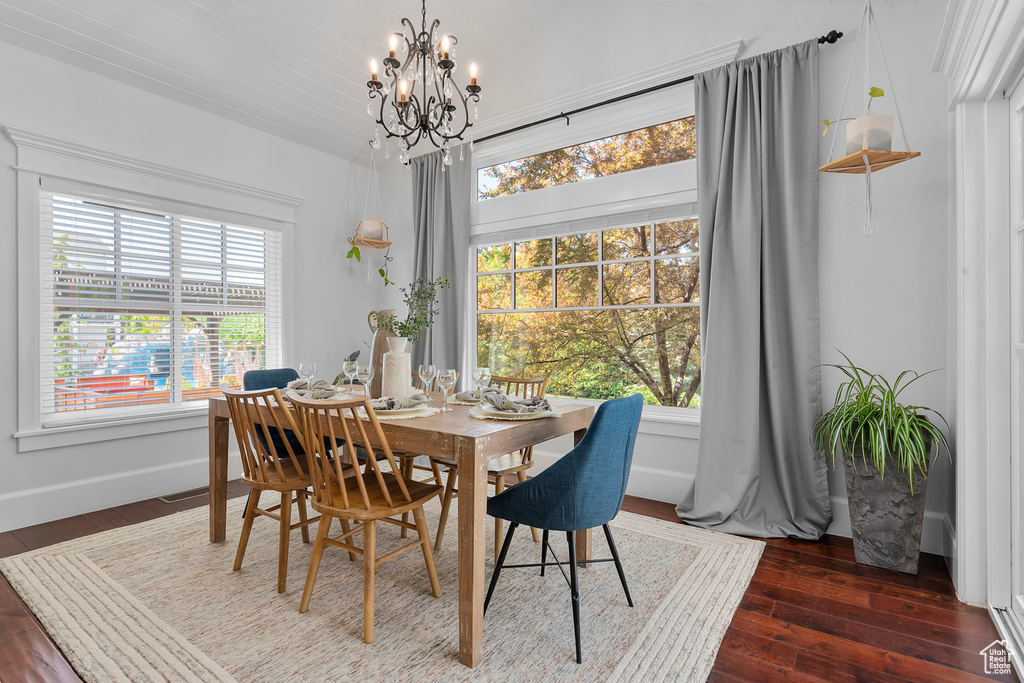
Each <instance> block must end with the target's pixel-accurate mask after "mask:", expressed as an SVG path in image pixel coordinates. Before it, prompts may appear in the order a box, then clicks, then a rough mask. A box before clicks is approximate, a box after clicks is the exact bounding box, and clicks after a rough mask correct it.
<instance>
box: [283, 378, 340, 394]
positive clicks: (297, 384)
mask: <svg viewBox="0 0 1024 683" xmlns="http://www.w3.org/2000/svg"><path fill="white" fill-rule="evenodd" d="M288 388H289V389H294V390H295V391H296V393H298V395H299V396H302V397H304V398H330V397H332V396H334V394H335V392H337V389H335V388H334V386H333V385H332V384H331V383H330V382H328V381H327V380H325V379H315V380H313V388H312V391H311V390H310V389H309V387H307V386H306V380H304V379H301V378H300V379H293V380H292V381H291V382H288Z"/></svg>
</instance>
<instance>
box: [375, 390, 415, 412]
mask: <svg viewBox="0 0 1024 683" xmlns="http://www.w3.org/2000/svg"><path fill="white" fill-rule="evenodd" d="M426 400H427V397H426V396H424V395H423V394H413V395H412V396H410V397H409V398H396V397H394V396H381V397H380V398H375V399H373V400H372V401H370V405H371V406H373V409H374V410H381V411H385V412H386V411H388V410H401V409H403V408H415V407H416V406H419V405H423V403H424V402H425V401H426Z"/></svg>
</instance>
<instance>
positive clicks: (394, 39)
mask: <svg viewBox="0 0 1024 683" xmlns="http://www.w3.org/2000/svg"><path fill="white" fill-rule="evenodd" d="M397 47H398V36H396V35H395V34H394V33H392V34H391V40H390V41H389V43H388V51H389V53H390V54H389V55H388V56H389V57H391V59H394V58H395V49H396V48H397Z"/></svg>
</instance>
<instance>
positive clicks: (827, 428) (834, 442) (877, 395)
mask: <svg viewBox="0 0 1024 683" xmlns="http://www.w3.org/2000/svg"><path fill="white" fill-rule="evenodd" d="M840 353H842V352H840ZM842 356H843V358H845V359H846V363H847V364H846V365H834V364H826V365H825V367H833V368H838V369H839V370H840V371H841V372H842V373H843V374H845V375H846V378H847V379H846V381H845V382H843V383H841V384H840V385H839V389H838V390H837V391H836V398H835V405H834V406H833V407H832V409H831V410H829V411H828V412H826V413H825V414H824V415H822V416H821V417H820V418H818V420H817V421H816V422H815V423H814V430H813V436H812V439H813V441H814V445H815V447H816V448H817V449H818V451H819V452H821V453H823V454H825V455H827V456H831V458H832V464H833V466H834V465H835V458H836V454H837V453H845V454H846V455H847V456H848V457H849V458H850V461H851V464H853V466H854V467H856V465H857V458H858V457H859V458H860V460H861V462H862V463H863V464H864V466H865V467H867V466H868V465H871V466H873V467H874V468H875V469H876V470H877V471H878V474H879V476H880V477H882V478H885V472H886V468H887V466H889V465H895V466H896V468H897V470H899V471H900V472H904V473H906V475H907V478H908V479H909V480H910V489H911V492H913V488H914V470H915V469H917V470H919V471H920V472H921V473H923V474H927V472H928V465H929V462H928V456H929V451H930V450H931V446H932V445H933V444H937V445H938V446H939V447H940V448H943V449H945V450H946V452H947V453H948V452H949V444H947V443H946V437H945V436H944V435H943V433H942V430H940V429H939V428H938V427H937V426H936V425H935V424H933V423H932V422H931V421H929V420H928V418H927V417H925V416H924V415H922V414H920V413H921V412H928V413H933V414H934V415H936V416H937V417H938V418H939V419H940V420H942V422H943V424H945V425H946V429H947V430H948V429H949V424H948V423H947V422H946V420H945V418H943V417H942V415H940V414H939V413H938V412H937V411H935V410H933V409H932V408H926V407H924V406H915V405H905V404H903V403H900V402H899V398H900V394H902V393H903V392H904V391H905V390H906V388H907V387H909V386H910V385H911V384H913V383H914V382H916V381H917V380H919V379H921V378H922V377H924V376H926V375H929V374H931V372H934V370H932V371H930V372H926V373H923V374H920V373H917V372H915V371H913V370H905V371H903V372H901V373H900V375H899V377H897V378H896V381H895V382H893V383H891V384H890V383H889V382H888V381H887V380H886V379H885V378H884V377H882V376H881V375H878V374H875V373H872V372H868V371H867V370H865V369H864V368H861V367H858V366H857V365H855V364H854V363H853V361H851V360H850V358H849V357H848V356H847V355H846V354H845V353H842Z"/></svg>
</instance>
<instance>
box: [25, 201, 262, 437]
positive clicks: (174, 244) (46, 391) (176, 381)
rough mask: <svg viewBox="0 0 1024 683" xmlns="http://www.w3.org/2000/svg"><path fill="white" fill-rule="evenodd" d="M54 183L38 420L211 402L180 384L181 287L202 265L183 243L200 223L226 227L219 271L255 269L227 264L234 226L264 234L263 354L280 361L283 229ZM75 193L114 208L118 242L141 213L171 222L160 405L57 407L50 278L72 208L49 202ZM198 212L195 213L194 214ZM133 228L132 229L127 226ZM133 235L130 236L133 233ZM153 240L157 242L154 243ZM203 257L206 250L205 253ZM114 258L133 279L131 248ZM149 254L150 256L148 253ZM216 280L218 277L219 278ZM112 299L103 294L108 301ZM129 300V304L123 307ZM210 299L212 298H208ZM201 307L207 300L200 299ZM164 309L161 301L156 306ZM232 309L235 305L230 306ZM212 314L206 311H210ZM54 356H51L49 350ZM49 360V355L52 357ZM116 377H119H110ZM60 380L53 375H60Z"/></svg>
mask: <svg viewBox="0 0 1024 683" xmlns="http://www.w3.org/2000/svg"><path fill="white" fill-rule="evenodd" d="M53 184H54V183H52V182H50V181H45V182H43V183H42V184H41V187H40V199H41V205H40V214H39V217H40V224H39V230H40V255H41V257H42V258H41V260H40V263H39V268H40V273H41V275H42V277H41V278H40V301H39V316H40V344H39V348H40V353H41V359H40V365H39V367H38V372H39V373H40V401H41V408H40V410H41V413H40V426H41V427H42V428H43V429H52V428H54V427H64V426H73V425H78V424H90V423H103V422H106V423H116V422H119V421H122V420H131V419H135V418H144V417H147V416H157V415H165V414H172V413H175V412H182V411H184V412H187V411H190V410H193V409H195V407H197V406H198V407H199V408H202V407H205V406H206V405H207V403H206V401H205V400H192V401H186V400H184V399H185V395H184V394H185V392H184V389H183V388H182V386H181V377H182V375H183V374H184V371H185V365H184V362H183V361H184V354H183V351H182V348H183V346H184V337H185V336H187V334H183V333H182V328H181V322H182V320H183V319H184V317H185V316H187V315H191V314H190V313H189V311H190V310H192V309H193V308H195V307H196V304H193V305H189V304H187V303H186V302H185V301H184V294H183V292H184V290H183V288H182V282H183V280H182V278H183V269H187V268H188V267H190V266H191V267H193V268H194V267H196V265H197V262H195V261H194V259H193V260H190V259H189V258H187V257H185V256H183V253H182V252H183V249H184V245H185V242H184V241H183V240H184V238H183V234H184V233H187V232H190V231H194V230H196V229H201V228H202V227H204V224H205V225H206V227H210V228H213V227H214V226H216V229H217V230H218V231H219V232H220V238H219V250H220V252H221V253H220V258H221V261H220V263H219V265H217V266H216V268H217V269H218V270H220V272H221V277H223V276H224V273H225V272H226V271H227V270H228V269H235V270H238V271H245V270H252V267H251V266H247V265H245V264H235V265H234V266H231V265H229V262H228V261H227V260H225V259H226V257H227V254H226V253H225V251H226V249H227V240H228V239H229V238H228V235H229V234H230V233H231V232H233V231H238V230H241V231H244V232H250V233H253V232H259V233H261V234H262V235H264V236H269V239H268V238H267V237H261V238H256V239H258V240H261V243H262V244H263V250H264V255H265V260H264V266H263V268H262V269H259V271H258V272H259V273H260V274H261V275H262V276H263V279H264V292H265V295H264V297H265V298H264V304H263V306H262V308H261V310H260V311H259V312H260V313H262V314H264V316H265V318H264V319H265V321H266V322H267V324H268V331H267V333H266V337H265V351H264V358H265V361H266V363H268V364H269V366H270V367H278V366H279V365H280V364H281V359H282V349H281V334H282V329H281V320H280V315H281V285H282V278H281V265H282V264H281V258H282V248H281V246H282V244H281V242H282V240H281V233H280V232H279V231H277V230H272V229H268V228H254V227H252V226H249V225H239V224H238V222H237V221H234V222H228V221H224V220H216V221H213V220H209V219H207V218H202V219H200V218H198V217H196V216H194V215H186V214H185V213H182V212H180V211H173V212H172V211H169V210H166V209H160V210H156V209H155V208H150V207H147V208H146V209H139V208H138V207H136V206H133V205H132V204H131V202H129V201H127V200H126V199H125V198H124V196H123V195H122V197H121V198H117V199H114V198H111V199H100V198H97V197H95V196H93V197H81V196H76V195H75V194H74V193H73V192H67V191H63V190H64V189H69V188H62V189H61V190H53V189H49V186H52V185H53ZM47 196H48V197H53V198H54V199H56V198H62V199H70V200H72V201H73V202H83V203H85V202H88V203H89V204H91V205H92V206H93V207H95V208H96V209H98V210H100V211H103V210H108V211H110V212H111V214H112V217H111V229H112V236H113V239H114V243H115V244H118V245H120V244H121V240H122V239H123V234H122V231H123V230H125V226H126V225H131V224H132V223H133V222H134V221H135V220H136V218H137V217H139V216H145V215H147V214H148V215H151V216H154V217H160V218H164V219H165V220H166V226H167V242H166V247H167V254H166V258H167V261H166V263H167V275H166V278H167V284H168V300H167V301H166V302H165V304H164V307H165V308H166V313H165V314H164V315H166V317H167V322H166V324H165V325H166V326H167V327H168V328H169V338H168V339H167V340H166V343H167V345H168V347H169V348H168V356H169V362H170V364H171V366H170V375H169V377H168V381H167V392H168V394H169V395H168V401H167V402H161V403H145V402H143V403H142V404H139V405H131V404H127V405H112V406H109V407H85V408H83V409H79V410H73V409H64V410H58V409H57V405H56V400H57V399H56V384H55V383H51V381H50V379H49V378H50V377H51V375H53V374H54V371H53V368H52V367H49V365H50V364H51V363H52V362H53V360H52V358H53V357H55V356H56V349H55V348H54V347H55V346H56V340H55V334H54V331H55V330H54V328H53V327H52V321H53V318H52V314H53V309H54V306H55V304H56V301H57V297H56V295H55V292H54V290H53V289H52V287H50V286H49V284H48V283H50V282H52V281H53V280H54V277H53V276H54V270H55V268H54V267H53V265H52V264H53V253H54V242H53V239H54V238H53V235H54V234H55V233H56V232H58V231H59V230H58V229H57V224H56V221H55V218H54V216H55V215H56V211H57V210H63V211H67V210H69V209H68V207H67V206H66V205H64V204H57V203H56V202H49V201H46V197H47ZM44 206H49V207H50V211H51V212H52V213H51V214H50V218H49V219H48V220H45V222H44V214H46V209H45V208H44ZM190 213H194V212H190ZM128 229H129V230H130V228H128ZM151 236H152V233H150V234H144V236H143V237H142V239H146V238H147V237H151ZM129 239H130V238H129ZM151 244H152V243H151ZM204 255H205V254H204ZM111 257H112V258H113V259H114V264H115V268H114V270H113V271H112V273H111V274H112V277H113V278H115V279H116V280H118V281H120V280H121V279H122V278H125V277H127V273H126V270H125V269H126V268H130V266H126V262H127V263H130V262H131V260H132V257H131V255H129V254H127V253H125V251H124V250H123V249H122V248H121V247H120V246H118V247H117V248H114V249H113V251H112V252H111ZM143 258H144V259H145V257H143ZM214 282H216V281H214ZM106 301H107V300H101V302H106ZM109 301H110V305H109V309H110V311H111V313H112V314H117V313H124V312H126V311H129V310H130V309H131V304H133V303H139V300H138V299H135V298H128V299H122V298H121V297H119V296H116V295H115V296H114V297H113V298H112V299H110V300H109ZM125 301H127V302H128V305H127V306H125ZM82 302H83V300H82V299H79V298H77V297H71V298H70V300H69V301H68V302H67V304H66V306H68V307H71V308H77V307H78V305H79V304H80V303H82ZM207 305H208V304H207ZM199 306H200V307H201V306H202V305H201V304H200V305H199ZM158 307H160V306H159V305H158ZM229 308H230V306H229ZM204 315H206V314H204ZM271 324H273V329H270V325H271ZM51 354H52V356H51ZM48 358H49V359H50V360H48ZM217 362H218V363H220V362H221V359H220V358H218V359H217ZM109 377H113V375H111V376H109ZM54 379H55V377H54ZM210 389H212V390H213V391H218V389H217V387H216V386H212V387H210ZM135 396H137V397H138V398H140V399H142V400H143V401H145V399H146V396H147V394H146V393H145V392H142V393H139V394H137V395H136V394H133V397H135Z"/></svg>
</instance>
